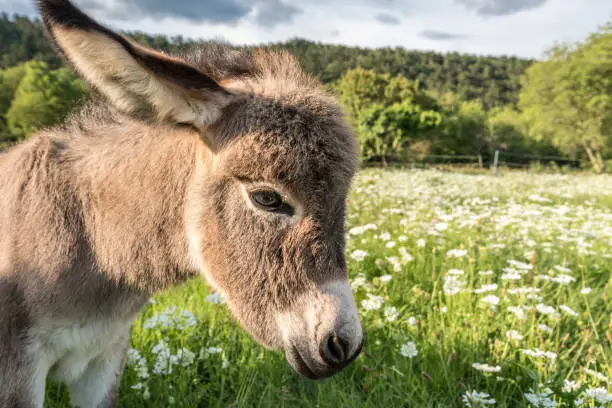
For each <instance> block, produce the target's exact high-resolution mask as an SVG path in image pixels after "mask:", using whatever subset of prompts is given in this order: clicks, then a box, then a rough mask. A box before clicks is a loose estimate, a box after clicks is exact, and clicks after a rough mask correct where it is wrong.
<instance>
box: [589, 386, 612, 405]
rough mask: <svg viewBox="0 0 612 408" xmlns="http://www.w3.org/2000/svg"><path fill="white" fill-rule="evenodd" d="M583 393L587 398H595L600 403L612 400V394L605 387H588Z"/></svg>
mask: <svg viewBox="0 0 612 408" xmlns="http://www.w3.org/2000/svg"><path fill="white" fill-rule="evenodd" d="M583 394H584V396H585V398H590V399H594V400H595V401H597V402H598V403H600V404H606V403H609V402H612V395H610V394H608V390H606V389H605V388H603V387H598V388H588V389H586V390H585V391H584V393H583Z"/></svg>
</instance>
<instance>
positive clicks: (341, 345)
mask: <svg viewBox="0 0 612 408" xmlns="http://www.w3.org/2000/svg"><path fill="white" fill-rule="evenodd" d="M348 351H349V345H348V342H346V341H345V340H343V339H342V338H341V337H339V336H337V335H336V333H332V334H330V335H329V336H328V337H327V339H326V340H324V341H323V342H322V343H321V347H320V350H319V352H320V353H321V357H322V358H323V361H325V362H326V363H327V364H329V365H331V366H337V365H339V364H342V363H344V362H345V361H346V360H347V359H348Z"/></svg>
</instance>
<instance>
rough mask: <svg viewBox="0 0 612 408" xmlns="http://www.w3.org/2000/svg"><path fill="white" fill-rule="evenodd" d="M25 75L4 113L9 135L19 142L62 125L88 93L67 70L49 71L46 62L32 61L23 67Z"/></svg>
mask: <svg viewBox="0 0 612 408" xmlns="http://www.w3.org/2000/svg"><path fill="white" fill-rule="evenodd" d="M24 72H25V73H24V76H23V79H22V80H21V81H20V83H19V86H18V87H17V90H16V91H15V97H14V99H13V101H12V103H11V107H10V108H9V110H8V112H6V114H5V118H6V122H7V124H8V128H9V130H10V132H11V133H12V134H13V135H14V136H16V137H17V138H20V139H21V138H24V137H26V136H28V135H30V134H31V133H33V132H34V131H36V130H37V129H40V128H42V127H46V126H51V125H54V124H57V123H59V122H61V121H62V120H63V119H64V118H65V116H66V115H67V114H68V112H70V110H71V109H72V107H73V106H74V104H75V103H76V102H77V101H78V100H80V99H81V98H82V97H83V96H84V94H85V92H86V88H85V86H84V85H83V83H82V82H81V81H80V80H78V79H77V78H76V77H75V76H74V75H73V74H72V72H70V71H69V70H67V69H65V68H60V69H57V70H49V67H48V65H47V64H46V63H44V62H39V61H32V62H28V63H27V64H25V65H24Z"/></svg>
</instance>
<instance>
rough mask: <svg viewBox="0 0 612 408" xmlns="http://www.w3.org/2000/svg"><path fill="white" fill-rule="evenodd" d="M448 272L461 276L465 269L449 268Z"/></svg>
mask: <svg viewBox="0 0 612 408" xmlns="http://www.w3.org/2000/svg"><path fill="white" fill-rule="evenodd" d="M448 274H449V275H455V276H460V275H463V271H462V270H461V269H449V270H448Z"/></svg>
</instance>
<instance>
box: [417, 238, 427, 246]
mask: <svg viewBox="0 0 612 408" xmlns="http://www.w3.org/2000/svg"><path fill="white" fill-rule="evenodd" d="M416 244H417V247H419V248H423V247H424V246H425V240H424V239H423V238H419V239H418V240H417V242H416Z"/></svg>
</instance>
